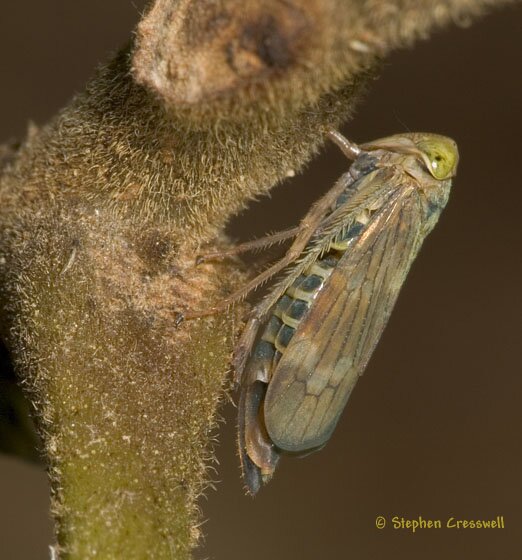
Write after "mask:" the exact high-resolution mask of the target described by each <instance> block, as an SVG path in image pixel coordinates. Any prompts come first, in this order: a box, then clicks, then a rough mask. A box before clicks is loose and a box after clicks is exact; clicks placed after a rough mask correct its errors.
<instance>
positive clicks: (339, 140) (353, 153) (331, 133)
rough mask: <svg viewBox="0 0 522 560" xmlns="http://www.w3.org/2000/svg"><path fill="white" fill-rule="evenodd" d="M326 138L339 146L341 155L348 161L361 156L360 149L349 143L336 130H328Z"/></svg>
mask: <svg viewBox="0 0 522 560" xmlns="http://www.w3.org/2000/svg"><path fill="white" fill-rule="evenodd" d="M326 134H327V136H328V138H329V139H330V140H331V141H332V142H333V143H334V144H337V146H339V148H340V149H341V151H342V152H343V154H344V155H345V156H346V157H347V158H348V159H350V160H355V159H357V158H358V157H359V156H360V155H361V151H362V150H361V148H359V146H358V145H357V144H354V143H353V142H350V140H348V138H345V137H344V136H343V135H342V134H341V133H340V132H339V131H338V130H334V129H333V128H329V129H328V130H327V132H326Z"/></svg>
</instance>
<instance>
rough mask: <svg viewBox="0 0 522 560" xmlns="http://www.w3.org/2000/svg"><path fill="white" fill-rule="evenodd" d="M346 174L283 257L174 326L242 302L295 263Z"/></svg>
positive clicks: (183, 315)
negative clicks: (218, 300)
mask: <svg viewBox="0 0 522 560" xmlns="http://www.w3.org/2000/svg"><path fill="white" fill-rule="evenodd" d="M347 175H348V174H346V173H345V174H344V175H342V176H341V178H340V179H339V180H338V181H337V183H336V184H335V185H334V186H333V187H332V188H331V189H330V190H329V191H328V192H327V193H326V194H325V195H324V196H323V197H322V198H320V199H319V200H318V201H317V202H316V203H315V204H314V205H313V206H312V208H311V209H310V211H309V212H308V214H306V215H305V217H304V218H303V219H302V220H301V223H300V224H299V227H298V229H299V233H298V234H297V236H296V238H295V240H294V242H293V243H292V245H291V246H290V248H289V249H288V251H287V252H286V254H285V256H284V257H283V258H282V259H281V260H279V261H278V262H276V263H275V264H273V265H272V266H271V267H270V268H268V269H267V270H265V271H264V272H262V273H261V274H259V275H258V276H256V277H255V278H254V279H252V280H251V281H250V282H248V283H247V284H246V285H245V286H243V287H242V288H240V289H239V290H237V291H236V292H234V293H233V294H231V295H230V296H228V297H226V298H225V299H223V300H222V301H221V302H220V303H218V304H216V305H214V306H213V307H210V308H208V309H206V310H205V311H189V312H188V313H180V314H179V315H178V317H177V319H176V325H179V324H180V323H181V322H182V321H183V320H185V319H196V318H199V317H206V316H208V315H214V314H215V313H219V312H220V311H224V310H225V309H226V308H227V307H229V306H230V305H231V304H232V303H234V302H236V301H240V300H242V299H243V298H244V297H245V296H246V295H247V294H249V293H250V292H252V291H253V290H255V289H256V288H257V287H259V286H260V285H261V284H263V283H264V282H267V281H268V280H270V278H272V276H274V275H275V274H277V273H278V272H280V271H281V270H283V268H285V267H286V266H288V265H289V264H291V263H293V262H294V261H296V260H297V259H298V258H299V256H300V255H301V254H302V252H303V250H304V249H305V247H306V245H307V243H308V241H309V240H310V238H311V237H312V235H313V234H314V233H315V232H316V230H317V228H318V227H319V225H320V224H321V221H322V220H323V218H324V215H325V214H326V213H327V212H328V210H329V209H330V208H331V207H332V205H333V204H334V203H335V201H336V200H337V198H338V196H339V195H340V194H341V193H342V192H343V191H344V189H345V188H346V186H347V184H348V181H349V178H348V176H347Z"/></svg>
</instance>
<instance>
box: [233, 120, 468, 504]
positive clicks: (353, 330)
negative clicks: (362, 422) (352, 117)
mask: <svg viewBox="0 0 522 560" xmlns="http://www.w3.org/2000/svg"><path fill="white" fill-rule="evenodd" d="M329 136H330V138H331V139H332V140H334V141H335V142H336V143H337V144H338V145H339V146H340V147H341V148H342V149H343V151H344V152H345V153H346V154H347V155H348V156H349V157H351V158H352V159H354V163H353V164H352V166H351V168H350V170H349V171H348V172H347V173H345V174H344V175H342V176H341V178H340V179H339V180H338V182H337V183H336V184H335V185H334V187H333V188H332V189H331V191H329V193H327V194H326V195H325V196H324V197H323V198H322V199H321V200H320V201H319V202H318V203H316V204H315V205H314V206H313V207H312V209H311V210H310V212H309V213H308V214H307V215H306V216H305V218H304V219H303V221H302V222H301V225H300V226H299V227H298V228H295V229H294V230H291V231H290V232H289V234H291V235H292V236H294V237H295V241H294V243H293V245H292V246H291V247H290V249H289V251H288V253H287V255H286V256H285V258H283V259H282V264H279V265H274V266H273V267H272V268H271V269H269V270H268V271H267V272H266V273H264V274H263V275H261V277H260V278H261V280H264V279H265V278H268V277H270V276H271V275H273V274H274V273H275V272H277V270H279V269H280V268H282V267H283V266H286V265H288V264H292V266H291V267H290V268H288V272H287V274H286V276H285V277H284V278H283V280H282V281H280V282H279V283H278V284H277V285H276V287H275V288H274V289H273V290H272V291H271V292H270V293H269V294H268V295H267V296H266V297H265V299H264V300H263V301H262V302H261V303H260V304H259V305H258V306H257V307H255V308H254V309H253V312H252V314H251V316H250V319H249V321H248V322H247V325H246V328H245V331H244V332H243V334H242V336H241V339H240V341H239V344H238V347H237V348H236V352H235V357H234V366H235V369H236V375H237V379H238V381H239V382H240V401H239V447H240V449H239V451H240V456H241V462H242V467H243V473H244V478H245V481H246V484H247V487H248V489H249V491H250V492H251V493H256V492H257V490H258V489H259V487H260V486H261V484H262V482H267V481H268V480H269V479H270V478H271V476H272V474H273V472H274V470H275V467H276V465H277V462H278V460H279V458H280V456H281V454H293V455H297V456H302V455H306V454H308V453H310V452H313V451H316V450H318V449H320V448H321V447H323V446H324V445H325V444H326V442H327V441H328V439H329V438H330V436H331V434H332V432H333V430H334V428H335V426H336V424H337V421H338V420H339V417H340V415H341V413H342V411H343V409H344V406H345V405H346V402H347V400H348V398H349V396H350V393H351V391H352V389H353V387H354V385H355V383H356V382H357V379H358V377H359V376H360V375H361V374H362V373H363V371H364V369H365V367H366V365H367V363H368V361H369V359H370V357H371V355H372V352H373V350H374V348H375V346H376V344H377V342H378V340H379V337H380V336H381V333H382V331H383V329H384V327H385V325H386V322H387V321H388V318H389V316H390V313H391V311H392V308H393V306H394V304H395V301H396V299H397V296H398V293H399V290H400V288H401V286H402V284H403V282H404V280H405V277H406V275H407V273H408V270H409V268H410V265H411V263H412V262H413V260H414V258H415V256H416V254H417V252H418V250H419V248H420V246H421V245H422V242H423V241H424V239H425V237H426V236H427V235H428V233H429V232H430V231H431V230H432V228H433V227H434V225H435V223H436V222H437V219H438V217H439V214H440V212H441V211H442V209H443V208H444V206H445V204H446V202H447V199H448V195H449V190H450V186H451V178H452V177H453V176H454V175H455V171H456V167H457V163H458V151H457V147H456V145H455V143H454V142H453V140H451V139H449V138H446V137H443V136H438V135H434V134H422V133H411V134H403V135H397V136H391V137H388V138H384V139H381V140H378V141H375V142H372V143H369V144H365V145H362V146H360V147H359V146H356V145H354V144H351V143H350V142H348V141H347V140H346V139H345V138H343V137H342V136H341V135H340V134H339V133H337V132H334V131H331V132H329ZM284 235H285V234H279V238H283V236H284ZM273 238H277V235H276V236H273ZM279 238H278V239H279ZM255 284H256V281H254V282H252V283H251V284H250V285H249V286H247V288H246V289H245V290H243V291H242V292H241V293H240V295H242V293H244V292H245V291H246V290H247V289H251V288H252V287H254V286H255Z"/></svg>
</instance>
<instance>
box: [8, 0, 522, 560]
mask: <svg viewBox="0 0 522 560" xmlns="http://www.w3.org/2000/svg"><path fill="white" fill-rule="evenodd" d="M3 4H4V5H2V9H1V14H0V84H1V87H0V123H1V124H0V138H1V139H7V138H9V137H11V136H19V135H21V134H23V131H24V129H25V123H26V121H27V120H28V119H29V118H30V119H32V120H34V121H35V122H37V123H43V122H45V120H46V119H48V118H49V117H50V116H51V115H52V114H53V113H54V112H55V111H56V110H57V109H58V108H59V107H60V106H62V105H63V104H64V103H66V102H67V100H68V99H69V98H70V96H71V94H72V93H73V92H74V91H77V90H79V89H81V88H82V84H83V83H84V82H85V80H86V79H87V78H88V76H89V74H90V73H91V72H92V69H93V67H94V66H95V64H96V63H97V62H98V61H101V60H103V59H104V58H106V56H107V53H108V52H109V51H110V50H112V49H115V48H117V47H118V46H119V45H121V44H122V43H123V42H124V41H125V40H126V39H127V37H128V36H129V34H130V32H131V29H132V27H133V25H134V23H135V22H136V21H137V19H138V17H139V9H140V8H141V7H142V5H143V2H134V3H133V2H131V0H111V1H110V2H106V1H104V0H96V1H94V0H89V1H87V0H81V1H80V0H76V1H75V2H65V1H61V2H58V1H51V0H48V1H45V2H42V1H35V0H31V1H29V0H25V1H22V0H18V2H16V3H14V2H9V3H7V2H4V3H3ZM521 22H522V9H521V7H520V6H518V7H514V8H511V9H504V10H503V11H501V12H499V13H496V14H494V15H492V16H490V17H488V18H486V19H484V20H482V21H481V22H479V23H478V24H477V25H475V26H473V27H472V28H470V29H467V30H463V29H458V30H457V29H452V30H451V31H448V32H444V33H440V34H438V35H437V36H436V37H435V38H434V39H432V40H431V41H430V42H429V43H423V44H421V45H419V46H418V47H417V48H416V49H415V51H405V52H401V53H398V54H396V55H394V56H393V57H391V58H389V59H388V60H387V61H386V64H385V66H384V68H383V72H382V76H381V78H380V79H379V80H378V81H377V82H376V83H375V84H374V87H373V88H372V90H371V92H370V93H369V94H368V96H367V98H366V100H365V102H364V103H363V104H362V105H361V107H360V110H359V112H358V114H357V116H356V118H355V119H354V121H352V123H350V124H349V126H348V127H346V129H345V132H346V133H347V134H348V135H349V136H350V137H351V138H353V139H355V140H357V141H364V140H370V139H374V138H376V137H379V136H381V135H385V134H389V133H395V132H400V131H403V130H405V129H407V128H409V129H411V130H429V131H436V132H442V133H446V134H448V135H451V136H453V137H454V138H455V139H456V140H457V141H458V143H459V146H460V150H461V166H460V169H459V175H458V178H457V181H456V184H455V187H454V190H453V194H452V198H451V200H450V204H449V205H448V208H447V209H446V211H445V213H444V214H443V217H442V219H441V221H440V223H439V225H438V227H437V228H436V230H435V231H434V233H433V234H432V235H431V237H430V238H429V240H428V241H427V243H426V244H425V248H424V250H423V252H422V253H421V256H420V257H419V259H418V260H417V262H416V264H415V266H414V268H413V270H412V272H411V274H410V276H409V278H408V281H407V283H406V287H405V289H404V291H403V293H402V295H401V298H400V300H399V303H398V305H397V307H396V310H395V312H394V314H393V317H392V319H391V322H390V324H389V327H388V329H387V330H386V333H385V335H384V336H383V338H382V341H381V343H380V345H379V347H378V349H377V351H376V353H375V355H374V357H373V359H372V361H371V363H370V365H369V367H368V370H367V372H366V374H365V375H364V377H363V378H362V380H361V381H360V382H359V385H358V388H357V390H356V391H355V393H354V395H353V396H352V399H351V402H350V404H349V406H348V408H347V410H346V412H345V414H344V416H343V418H342V420H341V422H340V425H339V426H338V428H337V430H336V432H335V434H334V437H333V438H332V440H331V441H330V443H329V444H328V446H327V447H326V448H325V449H324V450H322V451H321V452H320V453H317V454H315V455H312V456H310V457H308V458H306V459H303V460H296V459H287V460H285V461H283V463H282V465H281V467H280V469H279V470H278V472H277V476H276V477H275V479H274V481H273V482H272V483H271V484H270V485H269V486H267V487H266V488H265V489H263V490H262V491H261V492H260V494H259V496H258V497H257V498H256V499H255V500H252V499H250V498H247V497H245V496H244V495H243V492H242V488H241V484H240V481H239V472H238V465H237V458H236V455H235V441H234V440H235V434H234V431H235V430H234V409H233V408H232V407H228V408H226V409H225V410H224V411H223V414H224V416H225V418H226V420H227V424H226V425H225V426H223V429H222V433H221V435H220V441H221V444H220V447H219V448H218V450H217V452H218V458H219V461H220V466H219V467H218V472H217V474H216V475H215V478H216V479H217V480H219V481H220V482H219V484H218V485H217V488H218V491H217V492H213V491H211V492H209V494H208V499H206V500H203V501H202V503H201V505H202V508H203V511H204V513H205V516H206V517H207V518H208V521H207V522H206V524H205V525H204V527H203V529H204V531H205V533H206V541H205V543H204V547H203V548H202V549H201V551H199V552H198V556H199V557H200V558H206V557H209V558H215V559H217V560H225V559H226V560H235V559H240V558H245V557H248V558H249V559H250V560H258V559H259V560H260V559H266V558H281V559H285V560H293V559H300V560H301V559H302V560H307V559H310V560H312V559H314V560H315V559H317V558H347V559H348V558H356V559H358V560H370V559H375V558H386V559H401V560H408V559H417V558H423V559H424V560H429V559H438V558H441V557H443V558H446V559H457V558H458V559H460V558H474V559H477V560H480V559H493V558H514V557H516V556H518V554H519V553H520V550H522V536H521V534H522V506H521V503H520V502H521V497H522V496H521V490H522V483H521V472H522V450H521V446H520V428H521V420H522V412H521V410H522V409H521V406H520V398H521V394H522V376H521V373H522V371H521V369H522V368H521V363H522V359H521V352H520V347H521V342H520V339H521V336H520V335H521V330H522V329H521V326H520V323H521V316H522V302H521V299H522V298H521V288H522V259H521V248H522V233H521V227H520V216H521V211H520V207H521V203H522V184H521V180H520V176H521V174H522V172H521V164H522V151H521V148H522V146H521V142H520V134H521V129H522V120H521V111H520V100H521V99H522V82H521V66H520V60H521V57H520V55H521V41H520V29H521ZM344 169H346V162H345V161H344V160H343V158H342V157H341V156H340V155H339V154H338V153H337V151H336V149H335V148H333V147H329V148H328V149H327V151H326V152H325V154H323V156H321V157H320V158H319V159H318V160H316V161H315V162H314V163H313V164H312V165H310V168H309V170H308V172H307V173H306V174H305V175H304V176H301V177H297V178H295V179H294V180H292V181H288V182H287V183H286V184H284V185H283V186H281V187H279V188H278V189H277V190H276V191H274V194H273V197H272V199H271V200H266V201H263V202H262V203H260V204H255V205H252V208H251V210H249V212H248V213H245V214H244V215H243V216H242V217H239V218H238V219H237V220H236V221H235V222H234V224H232V226H231V233H232V234H233V235H234V236H235V237H238V238H249V237H253V236H255V235H261V234H262V233H263V232H265V231H267V230H273V229H277V228H281V227H285V226H288V225H289V224H291V223H295V221H296V220H298V218H299V216H301V215H302V213H303V212H304V211H305V210H306V209H307V208H308V207H309V205H310V203H311V202H312V201H313V200H314V199H315V198H317V197H318V196H319V195H320V193H322V192H323V191H324V190H325V189H326V188H328V186H329V185H331V184H332V182H333V180H334V179H335V178H336V177H337V176H338V175H339V174H340V173H341V172H342V171H343V170H344ZM47 507H48V490H47V486H46V480H45V475H44V474H43V473H42V472H41V471H39V470H38V469H36V468H34V467H30V466H28V465H26V464H23V463H21V462H18V461H16V460H13V459H8V458H4V457H0V558H1V559H2V560H3V559H16V560H26V559H27V560H36V559H43V558H46V557H47V555H48V551H47V545H48V543H49V541H50V522H49V521H48V518H47ZM377 515H384V516H386V517H387V518H388V526H387V528H385V529H384V530H380V531H379V530H378V529H376V528H375V518H376V516H377ZM393 515H398V516H404V517H407V518H416V517H418V516H419V515H422V516H423V517H424V518H431V519H442V520H445V519H446V518H447V517H449V516H455V517H460V518H467V519H471V518H488V517H494V516H496V515H503V516H504V519H505V524H506V528H505V529H504V530H490V531H486V530H475V531H472V530H467V531H464V530H460V531H457V530H448V529H441V530H429V531H428V530H425V531H423V532H417V533H416V534H415V535H412V534H411V533H410V532H407V531H406V530H403V531H397V530H393V529H391V528H390V527H389V525H390V523H389V519H390V517H391V516H393Z"/></svg>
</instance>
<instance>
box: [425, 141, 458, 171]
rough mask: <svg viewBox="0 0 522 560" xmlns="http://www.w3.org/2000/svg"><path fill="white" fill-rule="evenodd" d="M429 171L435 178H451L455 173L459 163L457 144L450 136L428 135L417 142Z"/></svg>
mask: <svg viewBox="0 0 522 560" xmlns="http://www.w3.org/2000/svg"><path fill="white" fill-rule="evenodd" d="M417 146H418V148H419V149H420V150H421V151H422V154H423V156H424V157H423V159H424V161H425V163H426V166H427V167H428V171H429V172H430V173H431V174H432V175H433V177H435V179H439V180H442V179H449V178H450V177H452V176H453V175H455V171H456V170H457V163H458V159H459V156H458V152H457V146H456V145H455V143H454V142H453V140H450V139H449V138H445V137H442V136H428V137H427V138H423V139H422V140H421V141H419V142H418V143H417Z"/></svg>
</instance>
